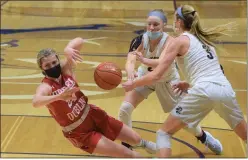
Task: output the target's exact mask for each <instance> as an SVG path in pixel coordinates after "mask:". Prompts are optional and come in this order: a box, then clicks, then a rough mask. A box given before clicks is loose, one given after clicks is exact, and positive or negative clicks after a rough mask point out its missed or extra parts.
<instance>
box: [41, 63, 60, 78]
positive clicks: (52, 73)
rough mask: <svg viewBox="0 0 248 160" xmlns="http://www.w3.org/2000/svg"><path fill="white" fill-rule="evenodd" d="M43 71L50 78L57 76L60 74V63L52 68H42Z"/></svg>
mask: <svg viewBox="0 0 248 160" xmlns="http://www.w3.org/2000/svg"><path fill="white" fill-rule="evenodd" d="M44 72H45V73H46V75H47V76H48V77H51V78H59V76H60V74H61V67H60V64H58V65H57V66H54V67H53V68H50V69H47V70H44Z"/></svg>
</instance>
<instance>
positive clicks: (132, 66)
mask: <svg viewBox="0 0 248 160" xmlns="http://www.w3.org/2000/svg"><path fill="white" fill-rule="evenodd" d="M125 69H126V72H127V73H131V72H133V71H134V69H135V62H134V61H127V63H126V66H125Z"/></svg>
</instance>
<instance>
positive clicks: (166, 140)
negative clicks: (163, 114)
mask: <svg viewBox="0 0 248 160" xmlns="http://www.w3.org/2000/svg"><path fill="white" fill-rule="evenodd" d="M156 135H157V138H156V139H157V141H156V148H157V150H160V149H164V148H167V149H170V148H171V135H170V134H169V133H167V132H164V131H163V130H161V129H159V130H158V131H157V133H156Z"/></svg>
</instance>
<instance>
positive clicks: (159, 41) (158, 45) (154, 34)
mask: <svg viewBox="0 0 248 160" xmlns="http://www.w3.org/2000/svg"><path fill="white" fill-rule="evenodd" d="M166 23H167V18H166V16H165V15H164V13H163V11H160V10H153V11H151V12H150V13H149V14H148V18H147V32H146V33H144V34H143V38H142V39H141V37H140V36H139V37H137V39H135V40H133V41H132V44H131V47H130V49H131V51H130V52H129V54H128V58H127V63H126V71H127V76H128V79H129V80H130V81H132V80H134V79H135V62H136V58H137V59H138V60H139V61H140V62H141V63H142V64H141V66H140V67H139V68H138V72H137V73H138V77H142V76H143V75H145V74H147V73H148V72H149V71H152V68H153V67H156V66H157V65H158V59H159V58H160V57H161V56H160V55H161V52H162V51H163V49H164V48H165V47H166V46H168V44H169V43H170V42H171V41H172V40H173V39H174V38H173V37H171V36H169V35H168V34H167V33H165V32H163V29H164V26H165V25H166ZM141 40H142V41H141ZM136 42H140V43H141V44H140V45H137V43H136ZM132 46H138V48H137V49H136V50H135V51H133V50H132V49H133V48H132ZM179 81H180V77H179V74H178V71H177V69H176V65H175V63H174V62H173V63H172V64H171V65H170V66H169V69H168V70H167V71H166V72H165V73H164V74H163V76H162V78H161V79H160V80H159V81H158V82H156V83H153V84H151V85H146V86H141V87H136V88H135V89H134V90H132V91H130V92H126V95H125V99H124V101H123V102H122V104H121V106H120V111H119V120H121V121H122V122H123V123H125V124H126V125H128V126H129V127H132V119H131V114H132V112H133V110H134V109H135V108H136V107H137V106H138V104H139V103H141V102H142V101H143V100H144V99H147V98H148V96H149V95H150V94H151V93H152V92H154V91H155V92H156V95H157V97H158V99H159V102H160V104H161V106H162V108H163V110H164V112H165V113H169V112H170V111H171V110H172V109H173V108H174V107H175V106H176V104H177V102H178V101H179V99H180V97H179V96H177V95H176V94H175V93H174V92H173V89H172V85H173V84H176V83H178V82H179ZM186 129H187V130H188V131H189V132H191V133H193V134H194V136H196V137H197V139H198V140H200V141H201V142H202V143H203V144H205V145H206V146H208V147H209V148H210V149H211V150H212V151H213V152H214V153H216V154H220V153H221V152H222V145H221V143H220V142H219V141H218V140H217V139H215V138H213V136H212V135H211V134H210V133H208V132H206V131H203V130H202V129H201V127H200V126H195V127H193V128H192V127H191V128H186ZM122 144H123V145H125V146H126V147H128V148H131V146H130V145H129V144H126V143H124V142H122ZM153 150H155V149H153Z"/></svg>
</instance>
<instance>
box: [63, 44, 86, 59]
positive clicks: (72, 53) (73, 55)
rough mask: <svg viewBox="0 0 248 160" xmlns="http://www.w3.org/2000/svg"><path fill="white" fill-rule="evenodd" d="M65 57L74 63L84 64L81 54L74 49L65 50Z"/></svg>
mask: <svg viewBox="0 0 248 160" xmlns="http://www.w3.org/2000/svg"><path fill="white" fill-rule="evenodd" d="M65 56H66V57H67V58H68V59H70V60H72V61H73V62H76V61H79V62H82V61H83V58H82V57H81V56H80V52H79V51H78V50H76V49H74V48H69V47H67V48H65Z"/></svg>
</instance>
